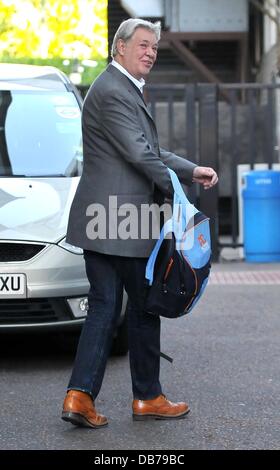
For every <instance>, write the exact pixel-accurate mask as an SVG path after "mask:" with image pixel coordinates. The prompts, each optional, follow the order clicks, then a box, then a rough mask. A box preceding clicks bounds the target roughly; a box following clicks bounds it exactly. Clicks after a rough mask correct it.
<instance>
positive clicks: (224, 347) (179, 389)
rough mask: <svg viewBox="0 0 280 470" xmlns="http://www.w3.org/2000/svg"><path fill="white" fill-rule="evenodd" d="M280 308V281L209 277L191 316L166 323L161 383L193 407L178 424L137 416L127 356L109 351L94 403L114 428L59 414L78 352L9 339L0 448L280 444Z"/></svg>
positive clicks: (2, 364)
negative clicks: (81, 424)
mask: <svg viewBox="0 0 280 470" xmlns="http://www.w3.org/2000/svg"><path fill="white" fill-rule="evenodd" d="M279 307H280V296H279V285H268V286H265V285H256V286H244V285H243V286H242V285H210V286H209V287H208V288H207V292H206V294H205V295H204V297H203V299H202V300H201V302H200V304H199V305H198V306H197V307H196V309H195V310H194V312H193V313H192V314H191V315H189V316H188V317H184V318H181V319H179V320H165V321H163V326H162V351H163V352H165V353H166V354H169V355H171V356H173V358H174V362H173V364H170V363H168V362H167V361H165V360H162V368H161V381H162V384H163V389H164V392H165V394H166V395H167V396H168V398H170V399H171V400H186V401H187V402H188V403H189V405H190V408H191V412H190V414H189V415H188V416H187V417H186V418H185V419H181V420H177V421H174V422H170V421H149V422H133V421H132V419H131V400H132V395H131V388H130V375H129V368H128V358H127V357H121V358H117V357H111V358H110V360H109V363H108V367H107V372H106V376H105V380H104V384H103V388H102V390H101V393H100V395H99V397H98V400H97V403H96V405H97V408H98V410H100V411H101V412H102V413H104V414H106V416H107V417H108V418H109V426H108V427H106V428H103V429H98V430H91V429H82V428H77V427H74V426H72V425H71V424H69V423H66V422H64V421H62V420H61V419H60V413H61V407H62V402H63V398H64V393H65V387H66V385H67V381H68V378H69V375H70V371H71V367H72V363H73V358H74V352H73V351H72V352H66V351H65V348H64V347H63V345H62V344H60V343H59V342H58V341H57V339H55V338H54V337H53V336H49V337H46V338H42V337H39V338H34V337H30V336H26V335H21V336H14V337H5V338H3V337H1V343H0V353H1V355H0V385H1V386H0V402H1V424H0V449H7V450H8V449H10V450H13V449H33V450H34V449H42V450H46V449H89V450H97V449H98V450H108V449H114V450H116V449H122V450H127V449H137V450H162V449H165V450H167V449H168V450H170V449H171V450H172V449H180V450H188V449H201V450H202V449H279V447H280V413H279V410H280V393H279V389H280V387H279V386H280V361H279V357H280V341H279V331H280V314H279V313H280V308H279ZM60 341H61V343H62V342H63V339H60Z"/></svg>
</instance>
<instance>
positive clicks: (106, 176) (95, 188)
mask: <svg viewBox="0 0 280 470" xmlns="http://www.w3.org/2000/svg"><path fill="white" fill-rule="evenodd" d="M82 130H83V150H84V166H83V173H82V176H81V179H80V182H79V185H78V188H77V191H76V194H75V196H74V199H73V203H72V206H71V210H70V215H69V223H68V230H67V237H66V241H67V242H68V243H70V244H72V245H75V246H78V247H81V248H83V249H87V250H93V251H97V252H100V253H106V254H112V255H119V256H129V257H148V256H149V255H150V253H151V251H152V248H153V246H154V244H155V241H156V240H155V239H153V238H152V236H151V228H150V229H149V231H148V236H147V232H146V230H144V232H145V233H144V235H143V233H142V232H143V227H142V232H141V230H140V227H141V217H142V218H143V213H141V211H140V208H141V207H146V206H142V205H143V204H149V205H150V204H152V203H153V202H154V201H155V194H156V193H157V192H160V193H161V194H163V195H164V196H167V197H170V196H172V187H171V180H170V176H169V172H168V169H167V167H169V168H171V169H173V170H174V171H175V172H176V173H177V175H178V177H179V179H180V180H181V181H182V183H184V184H187V185H189V184H191V181H192V174H193V170H194V168H195V166H196V165H195V164H194V163H191V162H190V161H188V160H186V159H184V158H181V157H179V156H177V155H175V154H173V153H171V152H167V151H166V150H163V149H161V148H160V147H159V142H158V136H157V130H156V126H155V123H154V121H153V119H152V116H151V114H150V112H149V110H148V108H147V106H146V105H145V103H144V101H143V100H142V98H141V96H139V94H138V92H137V90H136V89H135V86H134V85H133V83H132V82H131V81H130V80H129V79H128V78H127V77H126V76H125V75H124V74H122V73H121V72H120V71H119V70H118V69H117V68H116V67H114V66H113V65H108V67H107V69H106V70H105V71H104V72H103V73H102V74H101V75H99V77H98V78H97V79H96V80H95V82H94V83H93V84H92V86H91V87H90V89H89V91H88V93H87V96H86V98H85V101H84V105H83V111H82ZM112 196H113V197H112ZM131 204H133V206H134V208H135V207H136V208H138V209H139V210H138V211H137V216H136V215H135V212H133V217H134V219H132V218H131V215H132V212H126V210H125V209H126V208H127V209H129V208H130V205H131ZM120 208H122V209H121V210H120ZM108 214H110V217H109V215H108ZM127 217H129V219H128V218H127ZM145 220H147V219H145ZM121 221H123V224H126V228H127V234H128V235H127V237H125V238H126V239H124V237H123V235H121V236H120V235H119V230H118V227H119V226H120V222H121ZM131 221H132V222H131ZM129 222H130V223H129ZM131 224H132V225H133V227H131ZM123 227H124V226H122V228H123ZM136 232H137V233H136ZM120 233H121V234H122V233H123V232H120Z"/></svg>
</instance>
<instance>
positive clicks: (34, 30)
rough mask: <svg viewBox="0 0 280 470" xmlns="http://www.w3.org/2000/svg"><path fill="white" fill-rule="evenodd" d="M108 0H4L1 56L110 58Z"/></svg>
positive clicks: (1, 0) (0, 5) (0, 11)
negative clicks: (108, 50)
mask: <svg viewBox="0 0 280 470" xmlns="http://www.w3.org/2000/svg"><path fill="white" fill-rule="evenodd" d="M107 47H108V44H107V0H0V56H5V57H6V56H10V57H17V58H21V57H32V58H36V59H37V58H39V57H40V58H42V59H45V58H56V57H65V58H69V59H80V60H81V59H91V58H93V57H95V58H96V57H97V58H100V59H101V58H103V59H106V58H107Z"/></svg>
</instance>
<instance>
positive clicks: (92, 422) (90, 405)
mask: <svg viewBox="0 0 280 470" xmlns="http://www.w3.org/2000/svg"><path fill="white" fill-rule="evenodd" d="M61 418H62V419H63V420H64V421H69V422H70V423H72V424H75V425H77V426H85V427H89V428H100V427H102V426H106V424H108V421H107V418H106V417H105V416H103V415H101V414H99V413H97V411H96V409H95V407H94V402H93V400H92V398H91V396H90V395H89V394H88V393H85V392H80V391H79V390H69V392H68V393H67V395H66V397H65V400H64V403H63V411H62V415H61Z"/></svg>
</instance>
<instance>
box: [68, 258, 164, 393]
mask: <svg viewBox="0 0 280 470" xmlns="http://www.w3.org/2000/svg"><path fill="white" fill-rule="evenodd" d="M84 258H85V265H86V273H87V277H88V280H89V283H90V291H89V297H88V300H89V309H88V314H87V318H86V320H85V323H84V326H83V329H82V333H81V336H80V340H79V345H78V349H77V354H76V359H75V363H74V368H73V372H72V376H71V379H70V382H69V385H68V390H70V389H71V390H73V389H74V390H82V391H84V392H87V393H89V394H90V395H91V396H92V397H93V399H95V398H96V397H97V395H98V393H99V391H100V388H101V385H102V381H103V377H104V372H105V367H106V363H107V359H108V356H109V353H110V349H111V344H112V338H113V333H114V329H115V327H116V323H117V321H118V318H119V315H120V312H121V306H122V297H123V288H125V290H126V292H127V294H128V299H129V301H128V344H129V360H130V372H131V379H132V392H133V397H134V398H136V399H139V400H149V399H152V398H155V397H156V396H158V395H160V394H161V393H162V390H161V385H160V382H159V373H160V318H159V317H156V316H153V315H151V314H148V313H146V312H145V311H144V291H145V289H144V281H145V268H146V263H147V258H129V257H123V256H113V255H105V254H101V253H96V252H93V251H87V250H85V251H84Z"/></svg>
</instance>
